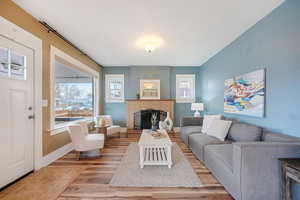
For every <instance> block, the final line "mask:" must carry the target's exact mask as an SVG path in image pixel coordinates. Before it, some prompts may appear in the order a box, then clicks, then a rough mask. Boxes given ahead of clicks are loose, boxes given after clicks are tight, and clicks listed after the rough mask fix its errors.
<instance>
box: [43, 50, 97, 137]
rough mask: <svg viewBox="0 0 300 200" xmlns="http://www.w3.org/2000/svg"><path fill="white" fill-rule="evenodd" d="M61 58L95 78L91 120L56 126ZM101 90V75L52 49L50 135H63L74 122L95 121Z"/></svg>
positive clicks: (61, 52)
mask: <svg viewBox="0 0 300 200" xmlns="http://www.w3.org/2000/svg"><path fill="white" fill-rule="evenodd" d="M57 58H59V59H61V60H63V61H65V62H67V63H69V64H70V65H71V66H70V67H73V68H75V69H77V70H81V71H84V72H86V73H88V74H90V75H91V76H93V85H94V87H93V90H94V91H93V92H94V99H93V101H94V110H93V111H94V116H93V117H91V118H90V119H80V120H75V121H72V122H65V123H61V124H55V84H56V82H55V61H56V59H57ZM99 88H100V73H99V72H97V71H96V70H94V69H92V68H91V67H89V66H88V65H85V64H83V63H81V62H80V61H79V60H77V59H75V58H73V57H71V56H70V55H68V54H66V53H64V52H63V51H61V50H59V49H57V48H55V47H54V46H51V47H50V129H49V131H50V135H56V134H59V133H63V132H65V131H66V130H67V127H68V125H70V124H72V123H74V122H80V121H93V119H94V117H95V116H97V115H98V114H99V95H100V94H99V93H100V91H99Z"/></svg>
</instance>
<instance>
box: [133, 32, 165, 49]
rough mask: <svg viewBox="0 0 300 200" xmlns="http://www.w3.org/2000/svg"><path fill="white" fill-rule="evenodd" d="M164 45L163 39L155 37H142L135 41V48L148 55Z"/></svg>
mask: <svg viewBox="0 0 300 200" xmlns="http://www.w3.org/2000/svg"><path fill="white" fill-rule="evenodd" d="M163 43H164V41H163V39H162V38H161V37H159V36H156V35H144V36H142V37H140V38H139V39H138V40H137V46H138V47H139V48H143V49H145V50H146V51H147V52H148V53H151V52H153V51H154V50H155V49H157V48H158V47H160V46H162V45H163Z"/></svg>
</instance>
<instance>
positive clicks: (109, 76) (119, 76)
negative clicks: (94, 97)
mask: <svg viewBox="0 0 300 200" xmlns="http://www.w3.org/2000/svg"><path fill="white" fill-rule="evenodd" d="M113 79H118V80H120V81H121V82H122V88H121V93H122V94H121V98H118V99H112V98H109V81H110V80H113ZM124 101H125V97H124V74H105V102H106V103H122V102H124Z"/></svg>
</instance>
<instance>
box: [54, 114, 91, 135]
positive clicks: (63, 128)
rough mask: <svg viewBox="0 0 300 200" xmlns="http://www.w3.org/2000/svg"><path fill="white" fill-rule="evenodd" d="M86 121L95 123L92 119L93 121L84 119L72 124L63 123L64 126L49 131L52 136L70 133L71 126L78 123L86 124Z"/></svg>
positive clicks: (57, 126)
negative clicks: (69, 127)
mask: <svg viewBox="0 0 300 200" xmlns="http://www.w3.org/2000/svg"><path fill="white" fill-rule="evenodd" d="M84 121H85V122H88V123H91V122H93V119H92V118H91V119H82V120H76V121H72V122H66V123H62V124H59V125H56V126H54V128H53V129H50V130H48V131H49V132H50V136H53V135H58V134H60V133H64V132H66V131H68V126H69V125H71V124H74V123H77V122H84Z"/></svg>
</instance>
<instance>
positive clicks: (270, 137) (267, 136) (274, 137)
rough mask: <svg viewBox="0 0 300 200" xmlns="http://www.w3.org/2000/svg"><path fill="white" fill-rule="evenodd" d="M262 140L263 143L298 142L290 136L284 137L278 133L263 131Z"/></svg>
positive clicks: (298, 140) (296, 138) (298, 139)
mask: <svg viewBox="0 0 300 200" xmlns="http://www.w3.org/2000/svg"><path fill="white" fill-rule="evenodd" d="M262 140H263V141H265V142H299V143H300V138H298V137H294V136H290V135H284V134H280V133H273V132H270V131H264V133H263V136H262Z"/></svg>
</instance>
